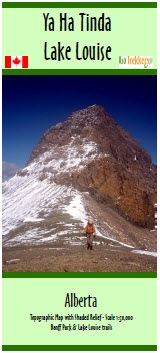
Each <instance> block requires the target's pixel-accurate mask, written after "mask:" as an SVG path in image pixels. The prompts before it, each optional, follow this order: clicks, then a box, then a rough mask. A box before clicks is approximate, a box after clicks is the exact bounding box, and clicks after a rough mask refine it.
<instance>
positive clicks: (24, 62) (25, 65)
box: [22, 56, 28, 68]
mask: <svg viewBox="0 0 160 353" xmlns="http://www.w3.org/2000/svg"><path fill="white" fill-rule="evenodd" d="M22 67H23V68H27V67H28V56H22Z"/></svg>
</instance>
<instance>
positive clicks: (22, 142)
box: [2, 75, 157, 168]
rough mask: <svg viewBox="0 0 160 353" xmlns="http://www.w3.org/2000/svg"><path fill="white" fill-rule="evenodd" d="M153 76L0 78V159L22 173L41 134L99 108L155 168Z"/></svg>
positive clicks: (154, 96) (154, 93) (155, 89)
mask: <svg viewBox="0 0 160 353" xmlns="http://www.w3.org/2000/svg"><path fill="white" fill-rule="evenodd" d="M156 82H157V77H156V76H148V75H146V76H121V75H120V76H14V75H13V76H3V77H2V137H3V141H2V142H3V143H2V159H3V161H6V162H9V163H14V164H16V165H18V166H19V167H20V168H22V167H23V166H24V165H25V163H26V162H27V160H28V159H29V157H30V154H31V152H32V149H33V148H34V146H35V145H36V144H37V143H38V142H39V140H40V138H41V136H42V135H43V133H44V132H45V131H46V130H47V129H48V128H50V127H51V126H53V125H55V124H56V123H58V122H59V121H64V120H65V119H66V118H67V117H68V116H69V115H70V114H71V113H72V112H73V111H75V110H79V109H83V108H86V107H87V106H89V105H93V104H100V105H102V106H103V107H104V108H105V109H106V111H107V112H108V113H109V114H111V115H112V117H113V118H114V119H115V120H116V122H117V123H118V124H119V125H121V126H122V127H123V128H125V129H126V130H127V131H128V132H129V133H130V134H131V135H132V137H133V138H135V139H136V140H138V142H139V143H140V144H141V146H142V147H144V148H145V149H146V150H147V151H148V152H149V154H150V155H151V158H152V161H153V163H155V164H156V163H157V161H156V159H157V83H156Z"/></svg>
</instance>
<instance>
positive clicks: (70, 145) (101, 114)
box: [23, 104, 156, 228]
mask: <svg viewBox="0 0 160 353" xmlns="http://www.w3.org/2000/svg"><path fill="white" fill-rule="evenodd" d="M33 163H34V164H36V173H37V174H38V178H39V179H40V180H44V179H45V178H47V179H48V182H49V183H52V182H54V183H61V184H63V185H66V184H67V185H76V188H78V189H79V190H82V189H83V190H87V191H88V192H89V193H90V194H91V195H92V197H93V198H94V199H96V200H97V202H100V203H102V204H103V205H104V207H105V204H106V205H109V206H110V207H111V208H113V209H115V210H117V211H118V212H120V213H121V214H122V215H123V216H124V217H125V218H126V219H127V220H129V221H130V222H133V223H136V224H138V225H140V226H143V227H149V228H152V227H153V226H154V214H155V209H154V204H155V203H156V167H155V166H154V165H153V164H152V161H151V158H150V155H149V153H148V152H147V151H146V150H144V149H143V148H142V147H141V146H140V144H139V143H138V142H137V141H136V140H134V139H133V138H132V137H131V135H130V134H129V133H128V132H127V131H126V130H124V129H123V128H122V127H121V126H119V125H118V124H117V123H116V122H115V121H114V119H113V118H112V117H111V116H110V115H109V114H108V113H107V112H106V111H105V109H104V108H103V107H101V106H99V105H96V104H95V105H92V106H89V107H87V108H85V109H82V110H79V111H75V112H73V113H72V114H71V115H70V116H69V117H68V118H67V119H66V120H65V121H64V122H62V123H58V124H57V125H55V126H53V127H51V128H50V129H49V130H47V131H46V133H45V134H44V135H43V136H42V138H41V140H40V142H39V144H38V145H37V146H36V147H35V148H34V150H33V152H32V154H31V157H30V159H29V161H28V163H27V164H26V168H25V169H24V171H23V173H30V171H29V170H32V164H33Z"/></svg>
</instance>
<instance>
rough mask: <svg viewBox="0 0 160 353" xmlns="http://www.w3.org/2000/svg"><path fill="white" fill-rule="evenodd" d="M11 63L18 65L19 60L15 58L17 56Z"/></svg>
mask: <svg viewBox="0 0 160 353" xmlns="http://www.w3.org/2000/svg"><path fill="white" fill-rule="evenodd" d="M12 61H13V63H14V64H15V65H18V64H19V63H20V62H21V60H19V59H18V58H17V56H16V57H15V59H14V60H12Z"/></svg>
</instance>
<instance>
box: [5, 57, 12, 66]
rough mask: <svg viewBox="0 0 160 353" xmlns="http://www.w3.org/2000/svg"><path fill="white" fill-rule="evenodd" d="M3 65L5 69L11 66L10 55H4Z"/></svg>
mask: <svg viewBox="0 0 160 353" xmlns="http://www.w3.org/2000/svg"><path fill="white" fill-rule="evenodd" d="M5 67H6V68H7V69H8V68H10V67H11V56H5Z"/></svg>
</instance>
